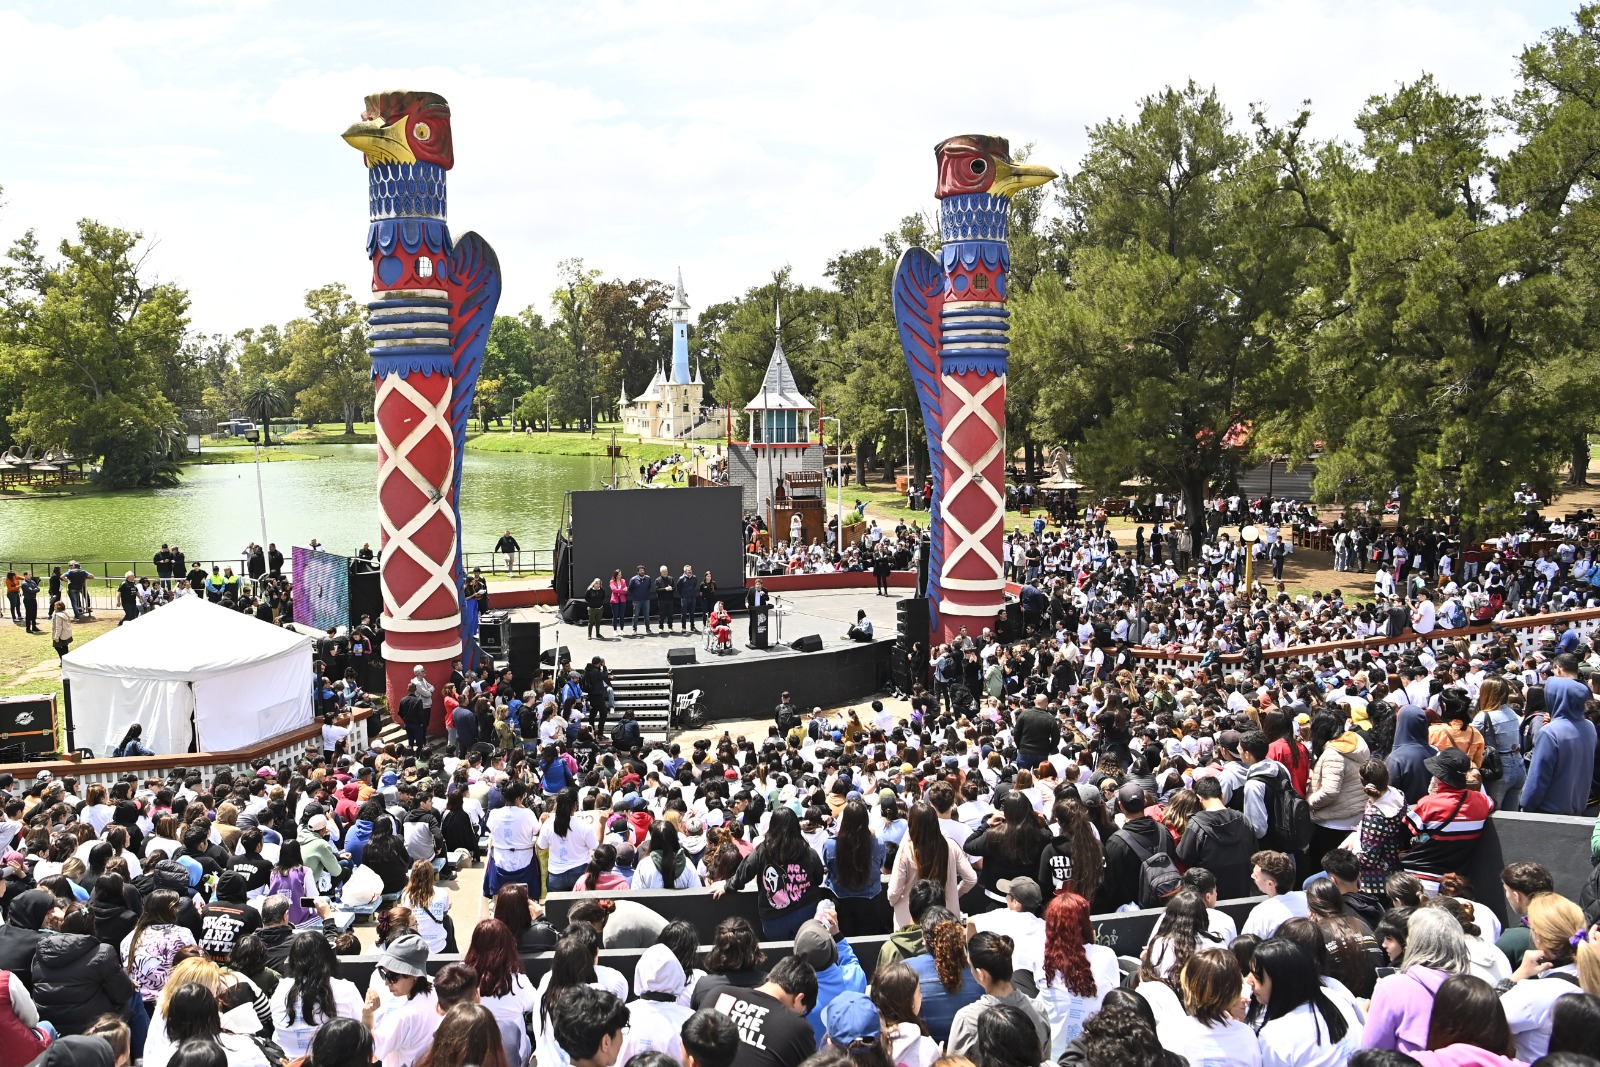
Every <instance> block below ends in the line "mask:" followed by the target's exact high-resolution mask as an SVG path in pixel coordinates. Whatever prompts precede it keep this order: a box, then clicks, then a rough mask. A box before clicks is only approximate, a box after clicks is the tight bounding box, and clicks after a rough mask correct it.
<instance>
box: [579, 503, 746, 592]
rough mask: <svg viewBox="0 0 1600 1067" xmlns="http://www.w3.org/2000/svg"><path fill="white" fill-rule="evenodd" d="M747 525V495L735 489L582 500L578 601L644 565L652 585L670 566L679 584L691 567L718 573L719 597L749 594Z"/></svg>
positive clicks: (701, 571)
mask: <svg viewBox="0 0 1600 1067" xmlns="http://www.w3.org/2000/svg"><path fill="white" fill-rule="evenodd" d="M743 517H744V491H743V490H741V489H739V488H737V487H735V486H726V487H725V486H714V487H713V486H705V487H697V488H693V489H595V490H589V491H584V492H575V493H573V494H572V592H573V595H574V596H578V595H581V591H582V590H584V589H587V588H588V586H589V583H590V582H591V581H592V580H594V579H595V578H599V579H601V580H602V581H609V580H610V578H611V572H612V571H613V570H616V569H618V568H621V570H622V576H623V577H624V578H631V577H633V574H634V568H635V567H637V566H639V565H640V564H641V563H642V564H644V568H645V573H646V574H648V575H650V577H651V578H654V577H655V576H656V574H657V573H658V572H659V570H660V568H661V567H662V566H663V565H665V566H666V567H667V572H668V573H669V574H671V575H672V576H673V577H674V578H676V577H677V576H678V575H680V574H682V573H683V565H684V564H685V563H687V564H689V565H690V566H692V567H693V568H694V571H695V573H696V574H700V575H703V574H705V572H706V571H707V570H710V571H711V572H712V577H713V578H714V579H716V583H717V588H718V589H719V590H722V591H727V590H730V589H742V588H743V587H744V543H743V529H742V527H741V522H742V520H743ZM729 606H730V607H732V605H729Z"/></svg>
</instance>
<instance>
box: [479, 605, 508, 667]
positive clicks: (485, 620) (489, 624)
mask: <svg viewBox="0 0 1600 1067" xmlns="http://www.w3.org/2000/svg"><path fill="white" fill-rule="evenodd" d="M478 645H479V647H480V648H482V649H483V651H484V652H485V653H486V654H487V655H488V656H489V658H490V659H505V658H506V651H507V649H508V648H510V645H511V613H510V612H509V611H486V612H484V613H483V615H482V616H480V617H479V619H478Z"/></svg>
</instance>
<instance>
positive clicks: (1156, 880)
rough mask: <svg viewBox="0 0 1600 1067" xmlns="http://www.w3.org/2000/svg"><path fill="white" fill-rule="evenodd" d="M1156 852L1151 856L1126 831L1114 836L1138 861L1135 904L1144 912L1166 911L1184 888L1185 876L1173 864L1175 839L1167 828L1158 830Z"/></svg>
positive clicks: (1161, 827) (1136, 839)
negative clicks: (1152, 909)
mask: <svg viewBox="0 0 1600 1067" xmlns="http://www.w3.org/2000/svg"><path fill="white" fill-rule="evenodd" d="M1158 829H1159V831H1160V832H1159V833H1158V834H1157V837H1156V850H1155V851H1154V852H1152V851H1151V850H1150V849H1147V848H1145V847H1144V845H1142V844H1141V843H1140V842H1139V839H1138V838H1137V837H1134V836H1133V835H1132V834H1130V833H1129V832H1128V831H1127V830H1118V831H1117V832H1116V833H1115V834H1113V835H1112V836H1114V837H1119V838H1121V839H1122V843H1123V844H1124V845H1127V846H1128V847H1129V848H1130V849H1132V850H1133V854H1134V855H1135V856H1137V857H1138V858H1139V885H1138V889H1137V891H1136V895H1135V897H1134V903H1135V904H1137V905H1139V907H1141V908H1164V907H1166V905H1167V901H1168V900H1170V899H1171V898H1172V896H1173V894H1175V893H1176V892H1177V891H1178V890H1180V889H1182V888H1183V875H1181V874H1179V873H1178V865H1177V864H1176V863H1174V862H1173V860H1172V835H1171V834H1170V833H1168V832H1167V828H1166V827H1165V826H1158Z"/></svg>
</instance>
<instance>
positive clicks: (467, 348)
mask: <svg viewBox="0 0 1600 1067" xmlns="http://www.w3.org/2000/svg"><path fill="white" fill-rule="evenodd" d="M440 273H441V274H442V275H443V277H442V278H441V279H440V280H441V281H442V282H443V283H444V286H445V288H446V289H447V290H448V291H449V293H450V306H451V314H450V340H451V347H452V348H453V349H454V354H453V356H452V360H453V364H454V365H453V368H452V371H451V378H452V383H453V384H452V390H451V403H450V431H451V433H452V434H454V436H455V455H456V465H455V472H454V476H455V477H454V482H453V484H454V485H455V487H456V499H455V512H456V533H457V539H456V568H455V576H456V588H457V589H458V590H459V589H460V588H461V586H462V584H463V583H464V582H465V580H466V569H465V568H464V567H463V565H462V561H461V540H460V533H461V459H462V453H463V450H464V449H465V448H466V445H467V423H468V422H469V421H470V420H471V418H472V402H473V397H474V395H475V394H476V393H477V390H478V374H479V372H480V371H481V370H482V369H483V350H484V347H485V346H486V345H487V344H488V342H489V325H490V323H492V322H493V321H494V313H495V309H496V308H497V307H499V305H500V260H499V258H498V257H496V256H495V254H494V249H493V248H490V247H489V242H487V241H485V240H484V239H483V238H482V237H479V236H478V235H477V234H476V233H469V234H467V235H466V236H464V237H462V238H461V239H460V240H459V241H457V242H456V245H455V248H454V249H452V250H451V252H450V258H449V259H448V260H446V261H444V262H443V263H441V264H440ZM462 618H463V626H462V628H463V633H462V638H463V644H464V645H465V643H466V641H465V639H466V638H468V637H470V636H472V635H471V634H469V633H467V632H466V630H467V627H468V623H467V621H466V614H465V613H463V616H462ZM474 628H475V627H474ZM468 669H471V667H470V665H469V668H468Z"/></svg>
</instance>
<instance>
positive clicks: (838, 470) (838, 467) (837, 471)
mask: <svg viewBox="0 0 1600 1067" xmlns="http://www.w3.org/2000/svg"><path fill="white" fill-rule="evenodd" d="M818 421H820V422H831V423H833V430H834V432H835V433H837V434H838V435H839V439H838V441H836V442H835V447H836V449H837V451H836V452H835V453H834V457H835V459H834V464H833V480H834V482H835V483H837V484H838V486H839V514H838V521H839V529H838V533H837V536H835V537H834V539H833V547H834V548H835V549H837V550H838V552H839V554H840V555H841V556H842V555H844V423H842V422H840V421H839V419H838V416H836V415H824V416H822V418H821V419H820V420H818ZM824 454H826V453H824Z"/></svg>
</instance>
